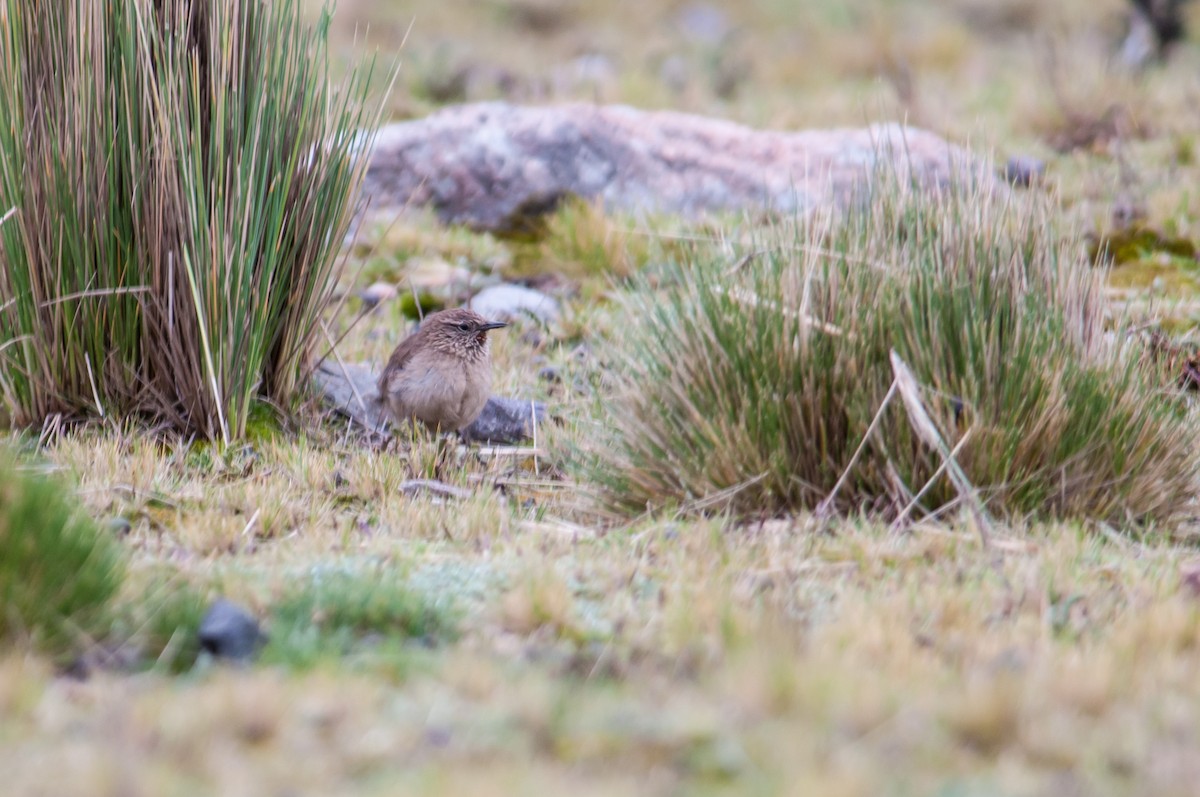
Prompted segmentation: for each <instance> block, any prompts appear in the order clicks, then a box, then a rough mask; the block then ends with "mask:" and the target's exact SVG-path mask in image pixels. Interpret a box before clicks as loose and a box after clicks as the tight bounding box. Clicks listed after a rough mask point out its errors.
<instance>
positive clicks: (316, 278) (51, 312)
mask: <svg viewBox="0 0 1200 797" xmlns="http://www.w3.org/2000/svg"><path fill="white" fill-rule="evenodd" d="M2 8H3V10H4V14H3V17H2V22H0V117H2V121H3V123H2V124H0V208H2V209H3V210H0V215H5V213H7V211H8V210H9V209H10V208H11V209H13V213H12V215H11V216H8V217H7V218H6V220H5V221H4V223H3V224H2V226H0V399H2V401H3V403H4V404H5V405H6V407H7V409H8V411H9V413H10V414H11V416H12V420H13V421H14V422H16V423H18V424H21V425H26V424H35V423H38V422H40V421H41V420H42V419H44V418H46V417H48V416H52V415H55V414H64V415H68V416H81V415H118V416H128V415H134V414H137V415H148V416H151V417H152V418H154V419H156V420H158V421H165V422H166V423H168V424H171V425H173V426H175V427H176V428H178V429H179V430H180V431H183V432H188V433H194V434H199V435H201V436H204V437H208V438H213V439H219V440H222V441H224V442H228V441H229V440H230V439H233V438H237V437H240V436H242V435H243V433H244V431H245V427H246V423H247V419H248V418H249V416H250V415H251V412H252V410H253V407H254V406H255V403H256V402H257V401H258V400H259V398H260V397H262V398H266V399H267V400H269V401H272V402H274V403H276V404H279V405H283V406H286V405H287V402H288V401H289V399H290V397H291V396H292V394H293V392H294V390H295V389H296V387H297V385H298V384H299V382H300V380H301V378H302V376H303V374H304V371H305V368H306V366H307V365H308V363H309V360H310V357H311V355H312V354H313V349H314V347H315V346H316V345H317V344H318V343H319V341H320V340H321V338H320V328H319V324H320V320H321V317H320V314H321V312H322V311H323V310H324V309H325V307H326V306H327V303H328V301H329V299H330V296H331V294H332V291H333V289H334V286H335V283H336V280H337V277H338V273H339V270H340V267H341V266H340V263H341V261H340V260H339V257H338V251H339V248H340V246H341V243H342V240H343V238H344V237H345V234H346V232H347V230H348V228H349V223H350V219H351V215H352V213H353V210H354V208H353V199H354V196H355V193H356V191H357V188H358V186H359V185H360V182H361V180H362V176H363V173H364V170H365V167H366V155H367V152H368V151H369V143H370V142H369V134H365V133H364V132H363V131H364V130H370V129H373V126H374V122H375V121H376V120H375V119H372V118H370V117H369V115H368V114H367V113H366V111H365V104H364V99H365V97H366V91H367V81H368V79H369V71H370V70H365V71H364V72H361V73H352V74H351V76H350V77H349V78H347V80H346V82H345V84H344V85H342V86H340V87H339V88H332V87H330V86H329V85H328V84H327V73H328V61H327V53H326V34H327V28H328V22H329V12H328V11H326V13H325V14H324V15H323V17H322V19H321V22H320V23H319V24H318V25H316V26H308V25H306V24H305V23H304V22H303V21H302V17H301V9H300V6H299V4H298V2H297V0H279V1H278V2H272V3H263V2H259V1H258V0H231V1H230V2H217V1H216V0H158V1H156V2H149V0H114V2H105V3H98V2H93V1H92V0H68V1H67V2H65V3H64V4H62V7H61V8H56V11H55V13H53V14H46V13H41V11H39V10H38V8H37V7H36V6H33V5H30V4H29V3H25V2H22V1H21V0H4V3H3V6H2Z"/></svg>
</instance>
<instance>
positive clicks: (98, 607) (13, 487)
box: [0, 455, 125, 656]
mask: <svg viewBox="0 0 1200 797" xmlns="http://www.w3.org/2000/svg"><path fill="white" fill-rule="evenodd" d="M124 568H125V561H124V558H123V556H122V552H121V550H120V545H119V544H118V543H117V542H116V540H114V539H113V538H112V537H110V536H107V535H106V534H104V533H103V532H102V531H101V530H100V529H98V528H97V527H96V524H95V523H94V522H92V521H91V520H90V519H89V518H87V517H86V516H84V515H83V514H81V513H80V512H79V511H77V508H76V505H75V502H74V501H73V500H70V499H69V498H68V492H67V489H66V488H65V487H64V486H63V485H62V484H60V483H59V482H58V481H55V480H52V479H48V478H44V477H42V476H38V475H35V474H32V473H29V472H27V471H24V470H22V469H21V468H20V467H19V466H18V465H17V464H16V462H14V461H13V460H11V459H9V458H8V456H7V455H4V458H3V459H2V460H0V607H2V608H0V641H4V642H5V643H10V642H12V641H14V640H24V641H26V642H28V643H29V644H31V645H32V646H33V647H35V648H38V649H40V650H43V651H45V652H46V653H48V654H50V655H52V656H68V655H70V654H72V653H78V652H80V651H81V650H82V649H84V648H86V647H88V646H89V645H90V644H92V643H94V642H96V641H99V640H101V639H103V638H104V637H105V636H106V635H107V633H108V631H109V629H110V627H111V622H112V619H113V618H112V612H111V603H112V599H113V598H114V596H115V595H116V593H117V592H118V590H119V589H120V587H121V582H122V579H123V577H124Z"/></svg>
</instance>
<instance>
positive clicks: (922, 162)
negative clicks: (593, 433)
mask: <svg viewBox="0 0 1200 797" xmlns="http://www.w3.org/2000/svg"><path fill="white" fill-rule="evenodd" d="M880 169H884V170H892V171H894V172H895V173H896V174H897V175H898V176H899V177H900V178H901V179H902V180H905V181H908V180H910V179H911V180H912V181H913V182H914V183H915V184H916V185H918V186H920V187H924V188H930V189H932V188H935V187H940V186H945V185H948V184H950V183H952V182H955V181H963V180H975V181H985V182H986V183H987V184H988V185H994V186H996V190H1002V189H1003V188H1004V186H1003V185H1002V184H1001V182H1000V181H999V180H997V179H996V176H995V175H994V174H992V172H991V171H990V169H989V168H988V167H987V165H986V164H985V163H984V162H983V161H982V160H981V159H978V158H976V157H974V156H973V155H971V153H969V152H968V151H967V150H965V149H963V148H961V147H958V146H956V145H954V144H951V143H949V142H948V141H946V140H945V139H944V138H941V137H940V136H937V135H935V134H933V133H931V132H928V131H925V130H921V129H918V128H913V127H905V126H902V125H898V124H883V125H876V126H872V127H865V128H846V129H831V130H806V131H799V132H785V131H775V130H755V129H752V128H749V127H745V126H743V125H739V124H735V123H733V122H728V121H724V120H721V119H713V118H708V117H703V116H696V115H692V114H685V113H678V112H674V111H641V110H637V109H635V108H630V107H627V106H622V105H585V104H569V105H559V106H551V107H528V106H516V105H510V104H507V103H503V102H489V103H475V104H467V105H459V106H453V107H449V108H445V109H443V110H441V111H439V112H437V113H434V114H432V115H431V116H428V117H426V118H424V119H418V120H414V121H409V122H401V123H398V124H393V125H388V126H386V127H384V128H383V129H382V130H380V132H379V134H378V137H377V139H376V141H375V149H374V152H373V154H372V157H371V162H370V165H369V168H368V171H367V177H366V183H365V186H364V190H365V196H366V198H367V199H368V200H369V201H370V205H371V208H372V209H373V210H389V209H399V208H403V207H409V206H419V207H430V208H433V209H434V210H435V211H436V212H437V214H438V217H439V218H440V219H441V220H442V221H443V222H445V223H447V224H462V225H465V226H467V227H470V228H473V229H476V230H487V231H515V230H521V229H524V228H526V227H527V226H528V223H529V221H530V220H531V219H532V218H534V217H536V216H538V215H539V214H541V213H545V212H547V211H550V210H552V209H553V208H554V207H555V206H556V205H557V204H558V203H559V202H560V201H561V200H562V199H564V198H565V197H568V196H578V197H584V198H587V199H598V200H601V201H603V203H604V205H605V207H607V208H609V209H616V210H621V211H630V212H643V211H650V212H663V213H671V214H679V215H683V216H685V217H696V216H700V215H703V214H705V213H711V212H723V211H772V212H778V213H781V214H794V213H797V212H800V213H803V212H807V211H810V210H813V209H816V208H823V207H830V206H834V205H837V206H844V205H845V204H846V203H847V202H848V201H850V200H852V199H853V198H854V197H856V196H859V195H861V192H862V191H863V190H864V189H865V188H866V187H867V186H868V185H869V184H870V181H871V179H872V177H873V176H874V175H876V174H877V173H878V172H879V170H880Z"/></svg>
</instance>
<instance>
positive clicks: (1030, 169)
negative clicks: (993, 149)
mask: <svg viewBox="0 0 1200 797" xmlns="http://www.w3.org/2000/svg"><path fill="white" fill-rule="evenodd" d="M1045 174H1046V162H1045V161H1043V160H1038V159H1037V158H1033V157H1030V156H1028V155H1014V156H1013V157H1011V158H1009V159H1008V163H1006V164H1005V165H1004V179H1006V180H1008V182H1010V183H1011V184H1013V185H1015V186H1018V187H1020V188H1028V187H1029V186H1031V185H1035V184H1037V183H1039V182H1041V179H1042V177H1043V176H1045Z"/></svg>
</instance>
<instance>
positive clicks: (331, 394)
mask: <svg viewBox="0 0 1200 797" xmlns="http://www.w3.org/2000/svg"><path fill="white" fill-rule="evenodd" d="M378 379H379V376H378V373H377V372H376V371H375V370H373V369H372V368H371V366H370V365H367V364H364V363H347V364H345V365H344V366H343V365H341V364H339V363H337V362H334V361H330V360H326V361H324V362H323V363H321V365H320V366H319V367H318V368H317V370H316V372H315V373H314V374H313V381H314V382H315V384H316V387H317V390H318V391H319V392H320V393H321V395H322V396H323V397H324V399H325V401H326V402H327V403H328V404H329V405H330V406H332V407H333V409H334V411H335V412H337V413H338V414H340V415H342V416H344V417H346V418H349V419H350V420H351V421H352V422H354V423H355V424H357V425H358V426H360V427H362V428H363V429H365V430H367V431H368V432H371V433H372V434H375V435H377V436H379V437H380V438H383V439H387V438H389V437H391V431H390V429H389V426H390V421H389V419H388V416H387V412H386V411H385V410H384V407H383V403H382V402H381V401H380V400H379V391H378V389H377V385H376V382H377V381H378ZM545 417H546V405H545V404H543V403H541V402H530V401H524V400H522V399H512V398H503V397H500V396H492V397H491V398H489V399H488V401H487V404H485V405H484V407H483V412H481V413H480V415H479V417H478V418H477V419H476V420H475V421H474V422H473V423H471V424H470V425H469V426H467V427H466V428H465V429H463V430H462V432H461V434H462V436H463V439H465V440H467V441H469V442H489V441H490V442H492V443H503V444H512V443H519V442H522V441H524V440H528V439H530V438H531V437H532V436H533V427H534V424H537V423H542V422H543V421H544V420H545Z"/></svg>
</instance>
